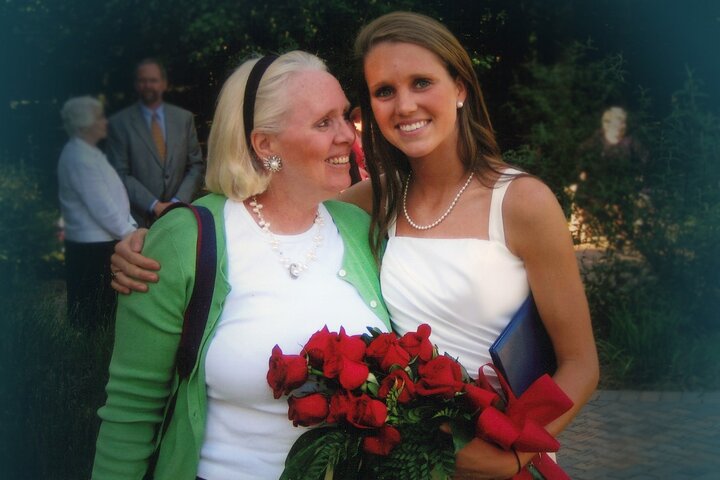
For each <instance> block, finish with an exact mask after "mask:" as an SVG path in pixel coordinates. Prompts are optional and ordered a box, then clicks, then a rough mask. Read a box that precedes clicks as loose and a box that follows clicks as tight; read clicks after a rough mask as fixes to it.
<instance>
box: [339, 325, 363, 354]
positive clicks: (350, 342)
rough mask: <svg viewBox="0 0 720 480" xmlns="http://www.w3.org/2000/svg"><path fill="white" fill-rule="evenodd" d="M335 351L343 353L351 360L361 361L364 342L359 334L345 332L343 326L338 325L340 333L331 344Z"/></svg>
mask: <svg viewBox="0 0 720 480" xmlns="http://www.w3.org/2000/svg"><path fill="white" fill-rule="evenodd" d="M332 347H334V349H335V352H337V353H339V354H341V355H345V356H346V357H347V358H349V359H350V360H352V361H353V362H361V361H362V360H363V358H365V350H366V347H365V342H364V341H363V339H362V336H360V335H347V334H345V327H340V333H339V334H338V336H337V337H336V338H335V339H334V342H333V344H332Z"/></svg>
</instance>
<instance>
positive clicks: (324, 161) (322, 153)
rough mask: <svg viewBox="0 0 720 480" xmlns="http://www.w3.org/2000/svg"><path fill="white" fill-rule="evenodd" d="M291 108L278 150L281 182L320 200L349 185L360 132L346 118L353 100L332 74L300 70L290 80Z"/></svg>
mask: <svg viewBox="0 0 720 480" xmlns="http://www.w3.org/2000/svg"><path fill="white" fill-rule="evenodd" d="M287 98H288V99H289V100H288V101H289V106H290V108H289V112H288V114H287V116H286V120H285V122H284V125H283V129H282V132H280V133H279V134H277V135H276V136H275V139H274V141H273V150H274V151H275V153H277V154H278V155H280V156H281V157H282V159H283V170H282V171H281V172H280V173H279V174H276V175H274V176H273V180H272V181H271V182H272V183H276V181H280V182H282V181H288V182H291V184H292V187H293V188H295V189H300V190H303V191H306V192H307V196H306V198H312V199H313V200H315V199H318V201H321V200H326V199H328V198H331V197H334V196H335V195H337V194H338V193H339V192H340V191H341V190H343V189H345V188H347V187H348V186H349V185H350V173H349V172H350V163H349V159H350V149H351V146H352V143H353V141H354V140H355V132H354V131H353V128H352V125H351V124H350V122H349V121H348V119H347V113H348V109H349V103H348V100H347V98H345V94H344V93H343V91H342V88H340V84H339V83H338V81H337V80H336V79H335V77H333V76H332V75H330V74H329V73H327V72H319V71H308V72H300V73H297V74H295V75H293V76H292V77H290V80H289V82H288V95H287Z"/></svg>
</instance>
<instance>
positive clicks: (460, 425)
mask: <svg viewBox="0 0 720 480" xmlns="http://www.w3.org/2000/svg"><path fill="white" fill-rule="evenodd" d="M450 428H451V429H452V439H453V447H454V451H455V454H457V453H458V452H459V451H460V450H462V449H463V448H465V446H466V445H467V444H468V443H470V441H471V440H472V439H473V438H475V425H474V424H473V422H471V421H469V420H466V419H464V418H453V419H451V420H450Z"/></svg>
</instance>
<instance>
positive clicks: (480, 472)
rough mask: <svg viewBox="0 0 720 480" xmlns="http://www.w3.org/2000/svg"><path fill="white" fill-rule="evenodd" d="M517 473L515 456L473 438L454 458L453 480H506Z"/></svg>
mask: <svg viewBox="0 0 720 480" xmlns="http://www.w3.org/2000/svg"><path fill="white" fill-rule="evenodd" d="M516 473H518V467H517V460H516V459H515V454H514V453H513V452H510V451H506V450H503V449H501V448H499V447H497V446H495V445H493V444H491V443H489V442H486V441H485V440H482V439H481V438H477V437H476V438H473V439H472V440H471V441H470V443H468V444H467V445H466V446H465V447H464V448H463V449H462V450H460V451H459V452H458V453H457V455H456V456H455V475H454V476H453V478H454V479H455V480H481V479H482V480H486V479H497V480H499V479H507V478H511V477H512V476H513V475H515V474H516Z"/></svg>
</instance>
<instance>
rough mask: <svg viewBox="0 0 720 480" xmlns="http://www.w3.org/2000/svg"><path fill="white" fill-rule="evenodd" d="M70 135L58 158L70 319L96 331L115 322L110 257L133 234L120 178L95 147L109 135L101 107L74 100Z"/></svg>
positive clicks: (65, 114) (65, 115)
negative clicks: (128, 235) (97, 328)
mask: <svg viewBox="0 0 720 480" xmlns="http://www.w3.org/2000/svg"><path fill="white" fill-rule="evenodd" d="M60 114H61V116H62V120H63V124H64V127H65V130H66V131H67V133H68V135H69V136H70V140H68V142H67V144H65V147H64V148H63V150H62V153H61V154H60V160H59V162H58V182H59V196H60V210H61V212H62V216H63V219H64V222H65V265H66V272H67V273H66V274H67V308H68V318H70V319H71V320H72V321H74V322H76V323H77V324H79V325H80V326H83V327H89V328H94V327H96V326H98V325H100V324H102V323H104V322H108V321H109V320H110V319H111V318H112V314H113V311H114V309H115V303H116V298H117V296H116V294H115V292H114V291H113V290H112V289H111V288H110V256H111V255H112V252H113V247H114V246H115V243H116V242H117V240H119V239H120V238H122V237H123V236H124V235H126V234H128V233H130V232H132V231H134V230H135V229H136V228H137V224H136V223H135V221H134V220H133V218H132V217H131V216H130V203H129V201H128V196H127V192H126V191H125V187H124V185H123V184H122V181H121V180H120V177H119V176H118V174H117V173H116V172H115V170H114V169H113V168H112V166H110V164H109V163H108V160H107V157H105V155H104V154H103V153H102V152H101V151H100V149H98V148H97V144H98V142H99V141H100V140H102V139H103V138H105V136H106V135H107V119H106V118H105V115H104V113H103V106H102V104H101V103H100V102H99V101H98V100H97V99H95V98H92V97H87V96H86V97H75V98H71V99H69V100H68V101H67V102H65V105H63V108H62V111H61V112H60Z"/></svg>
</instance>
